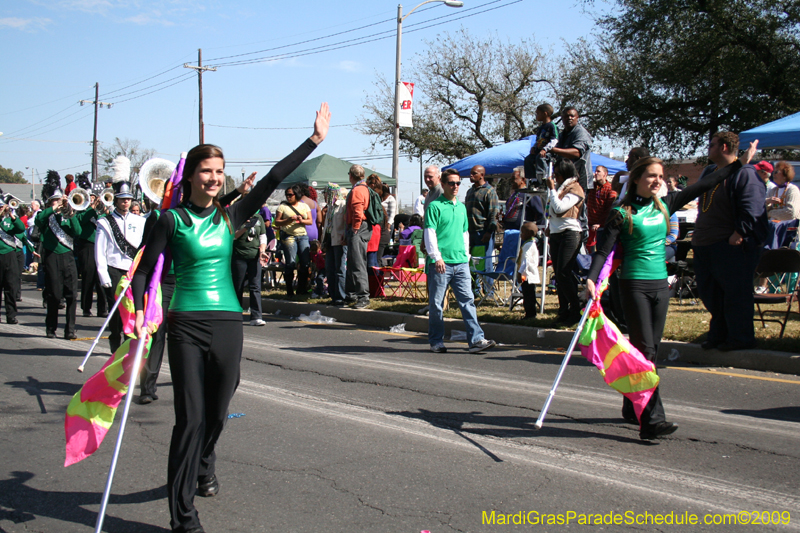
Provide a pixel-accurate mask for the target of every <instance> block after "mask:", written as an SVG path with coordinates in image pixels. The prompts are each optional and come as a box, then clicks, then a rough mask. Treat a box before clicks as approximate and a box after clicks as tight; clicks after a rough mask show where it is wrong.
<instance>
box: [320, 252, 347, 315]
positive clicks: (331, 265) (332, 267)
mask: <svg viewBox="0 0 800 533" xmlns="http://www.w3.org/2000/svg"><path fill="white" fill-rule="evenodd" d="M345 257H347V246H331V247H330V249H329V250H328V251H327V252H325V270H326V271H327V272H328V294H329V295H330V296H331V300H333V303H340V302H344V295H345V293H344V279H345V275H346V273H347V270H346V263H345V261H344V258H345Z"/></svg>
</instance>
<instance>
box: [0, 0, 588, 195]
mask: <svg viewBox="0 0 800 533" xmlns="http://www.w3.org/2000/svg"><path fill="white" fill-rule="evenodd" d="M514 2H515V0H500V1H493V0H465V2H464V4H465V5H464V7H463V8H461V9H453V8H448V7H446V6H444V5H443V4H436V3H432V4H428V5H427V6H423V7H422V8H420V9H419V10H418V11H417V12H415V13H414V14H412V15H411V16H410V17H409V18H408V19H406V21H405V23H404V30H405V31H404V33H403V59H404V64H405V65H406V66H408V65H409V63H410V60H411V59H412V58H413V57H414V55H415V54H417V53H419V52H421V51H422V50H423V49H424V46H425V45H424V39H426V38H428V39H433V38H434V37H435V35H436V33H439V32H445V31H449V32H455V31H456V30H458V29H459V28H461V27H464V28H467V29H468V30H469V31H470V32H473V33H475V34H477V35H483V34H488V33H490V32H492V33H496V34H497V35H499V36H500V37H503V38H507V39H509V40H510V41H512V42H514V41H519V40H521V39H523V38H530V37H534V38H535V39H536V41H537V42H538V43H539V44H540V45H541V46H542V47H543V48H546V49H547V48H551V47H552V48H553V49H554V50H555V51H556V52H557V53H558V52H560V51H561V50H562V47H563V41H562V40H566V41H570V42H571V41H574V40H575V39H577V38H578V37H581V36H588V35H589V34H590V32H591V31H592V30H593V27H594V24H593V22H592V20H591V17H590V16H589V15H587V14H585V13H584V12H583V11H582V10H581V8H580V5H579V4H577V3H575V4H571V3H562V2H544V1H538V0H522V1H517V2H516V3H514ZM417 3H418V2H409V3H408V4H403V6H404V7H403V12H404V13H406V12H407V11H408V10H409V9H411V8H412V7H413V6H415V5H417ZM3 4H4V5H3V7H2V9H0V49H2V50H3V52H4V53H3V67H4V68H3V73H4V81H3V83H2V85H0V102H2V106H1V107H0V132H3V133H4V135H3V136H2V137H0V165H2V166H4V167H6V168H12V169H14V170H15V171H16V170H22V171H24V172H26V178H27V179H30V170H27V171H26V170H25V167H33V168H35V169H36V170H37V172H38V173H39V174H40V175H41V176H42V177H43V176H44V174H45V172H46V171H47V169H56V170H58V171H59V172H60V174H61V175H62V176H64V175H65V174H67V173H76V172H81V171H83V170H89V169H90V162H91V139H92V129H93V109H92V106H84V107H80V106H79V104H78V100H80V99H85V100H93V99H94V87H93V86H94V83H95V82H99V84H100V100H101V101H103V102H111V103H113V104H114V105H113V107H112V108H111V109H106V108H103V109H101V110H100V112H99V125H98V139H99V140H100V141H101V142H102V143H104V144H106V145H108V144H110V143H112V142H113V139H114V137H120V138H129V139H135V140H138V141H140V142H141V144H142V147H144V148H154V149H155V150H156V151H157V152H158V154H159V155H160V156H162V157H166V158H167V159H171V160H173V161H177V159H178V156H179V154H180V152H182V151H185V150H188V149H189V148H191V147H192V146H194V145H195V144H197V141H198V119H197V113H198V88H197V76H196V75H194V74H192V73H193V72H194V71H190V70H189V69H185V68H183V63H186V62H189V63H192V64H195V65H196V64H197V63H196V62H197V49H198V48H202V49H203V63H204V64H221V63H227V62H230V61H237V60H243V59H245V60H246V59H252V58H264V57H268V56H274V55H275V54H277V53H298V52H301V53H303V54H305V55H299V56H297V57H293V58H289V59H282V60H278V61H266V62H258V63H251V64H246V65H237V66H234V65H231V66H224V67H223V66H220V68H219V70H217V71H216V72H209V73H206V74H204V76H203V90H204V115H205V116H204V119H205V123H206V130H205V139H206V142H211V143H214V144H218V145H220V146H221V147H222V148H223V149H224V151H225V155H226V159H227V160H228V167H227V170H228V173H229V174H231V175H233V176H234V177H236V178H238V177H239V176H240V175H241V168H242V167H244V168H245V169H246V172H247V173H249V172H252V171H258V172H259V174H263V173H264V172H265V171H266V170H267V169H268V168H269V165H266V164H238V163H232V162H233V161H271V160H278V159H281V158H282V157H283V156H285V155H286V154H287V153H289V152H290V151H291V150H292V149H293V148H294V147H296V146H297V145H298V144H300V142H301V141H302V140H303V139H305V138H306V137H307V136H308V135H309V134H310V133H311V131H312V128H311V126H312V123H313V120H314V111H315V110H316V109H318V106H319V103H320V102H322V101H327V102H329V103H330V107H331V111H332V114H333V118H332V124H333V126H334V127H333V128H332V129H331V132H330V134H329V136H328V139H327V140H326V141H325V142H324V143H323V145H322V146H321V147H320V148H319V149H318V150H317V152H315V155H320V154H322V153H328V154H331V155H334V156H337V157H343V158H348V157H359V158H364V156H367V155H376V154H377V155H386V154H390V153H391V147H385V148H378V149H377V151H376V152H375V153H374V154H371V153H370V151H369V150H370V148H369V139H368V138H367V137H366V136H364V135H362V134H360V133H358V132H357V131H355V130H354V129H353V128H352V127H350V126H348V125H351V124H354V123H355V122H356V119H357V117H358V116H359V115H360V114H361V112H362V106H363V104H364V99H365V97H366V94H367V93H368V92H372V90H373V89H372V81H373V80H374V79H375V76H376V74H383V75H384V76H385V77H386V79H388V80H392V79H394V62H395V28H396V22H395V17H396V14H397V4H396V3H394V2H389V1H386V2H382V1H380V0H378V1H376V0H369V1H367V0H353V1H350V2H339V3H335V2H322V1H318V0H310V1H307V2H278V1H270V2H264V1H249V0H248V1H230V2H222V1H218V0H191V1H190V0H162V1H159V2H150V1H148V0H141V1H138V2H130V1H123V0H17V1H15V2H4V3H3ZM431 6H434V7H433V8H431ZM470 8H474V9H472V10H470ZM468 15H470V16H468ZM442 17H443V18H442ZM459 17H462V18H460V20H453V19H459ZM435 19H439V20H435ZM543 19H546V21H544V20H543ZM426 21H429V22H428V23H427V24H425V22H426ZM413 24H421V25H422V26H432V27H430V28H428V29H423V30H420V31H416V32H414V31H411V30H412V29H413V27H412V25H413ZM364 26H368V27H365V28H362V27H364ZM357 28H361V29H357ZM339 32H348V33H344V34H342V35H339V36H334V37H328V36H331V35H332V34H335V33H339ZM566 32H570V33H569V34H567V33H566ZM320 38H322V39H320ZM312 39H318V40H315V41H312V42H308V43H306V44H300V45H296V46H287V45H294V44H295V43H298V42H301V41H308V40H312ZM353 39H362V40H371V39H375V40H372V42H367V43H365V44H361V45H358V46H349V47H339V48H338V49H335V50H330V51H324V52H323V51H321V50H323V49H324V47H326V46H328V47H331V48H334V47H336V46H342V45H344V44H347V43H348V42H352V40H353ZM335 43H341V45H336V44H335ZM278 47H284V48H280V49H277V50H274V49H276V48H278ZM267 49H273V50H272V51H266V52H261V53H253V52H258V51H260V50H267ZM239 54H247V55H243V56H241V57H237V58H233V59H224V60H223V59H217V58H222V57H226V56H234V55H239ZM148 78H152V79H150V80H149V81H145V80H147V79H148ZM405 81H414V80H409V79H405ZM156 84H161V85H157V86H154V87H151V86H153V85H156ZM173 84H174V85H173ZM169 85H172V86H169ZM128 86H130V87H128ZM126 87H128V88H126ZM148 87H149V88H148ZM165 87H166V88H165ZM158 89H162V90H158ZM147 93H149V94H147ZM219 126H227V127H219ZM232 126H234V127H236V128H234V127H232ZM240 128H300V129H273V130H267V129H240ZM359 162H361V163H362V164H364V166H365V167H367V168H371V169H375V170H377V171H379V172H382V173H384V174H388V175H391V159H389V158H375V159H373V160H369V159H360V160H359ZM449 162H450V161H443V162H442V163H445V164H446V163H449ZM38 179H39V178H38V176H37V183H38ZM418 188H419V162H418V161H412V162H409V161H407V160H406V159H402V158H401V162H400V200H401V202H402V203H403V204H408V203H409V202H410V201H411V199H412V191H413V196H416V194H418Z"/></svg>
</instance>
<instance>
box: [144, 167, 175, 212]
mask: <svg viewBox="0 0 800 533" xmlns="http://www.w3.org/2000/svg"><path fill="white" fill-rule="evenodd" d="M176 166H177V165H176V164H175V163H173V162H172V161H168V160H166V159H162V158H160V157H154V158H153V159H148V160H147V161H145V163H144V164H143V165H142V167H141V168H140V169H139V187H140V188H141V189H142V192H143V193H144V195H145V196H147V198H149V199H150V201H152V202H153V203H155V204H156V205H161V200H162V198H164V189H165V187H166V185H167V182H168V181H169V179H170V177H171V176H172V172H173V171H174V170H175V167H176Z"/></svg>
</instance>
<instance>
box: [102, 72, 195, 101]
mask: <svg viewBox="0 0 800 533" xmlns="http://www.w3.org/2000/svg"><path fill="white" fill-rule="evenodd" d="M193 75H194V73H193V72H187V73H186V74H185V76H184V77H183V78H182V79H180V80H178V81H176V82H175V83H172V84H170V85H167V86H166V87H161V88H160V89H156V90H155V91H150V92H149V93H145V94H140V95H139V96H132V97H131V98H126V99H125V100H118V101H116V102H114V103H116V104H121V103H123V102H130V101H131V100H136V99H137V98H142V97H144V96H149V95H151V94H153V93H157V92H159V91H163V90H164V89H169V88H170V87H174V86H175V85H178V84H179V83H183V82H185V81H188V80H189V79H191V78H192V77H193Z"/></svg>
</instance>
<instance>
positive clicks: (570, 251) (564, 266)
mask: <svg viewBox="0 0 800 533" xmlns="http://www.w3.org/2000/svg"><path fill="white" fill-rule="evenodd" d="M580 247H581V234H580V233H579V232H577V231H572V230H566V231H562V232H560V233H551V234H550V257H551V258H552V259H553V272H554V273H555V278H556V292H557V293H558V318H571V319H572V318H574V319H576V320H575V322H577V321H578V319H580V316H581V303H580V300H579V299H578V280H577V279H576V278H575V267H576V266H577V258H578V250H579V249H580Z"/></svg>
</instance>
